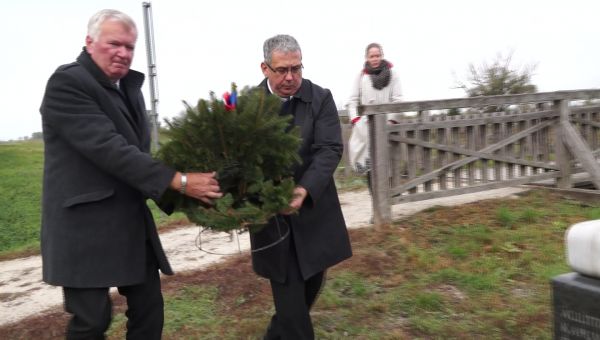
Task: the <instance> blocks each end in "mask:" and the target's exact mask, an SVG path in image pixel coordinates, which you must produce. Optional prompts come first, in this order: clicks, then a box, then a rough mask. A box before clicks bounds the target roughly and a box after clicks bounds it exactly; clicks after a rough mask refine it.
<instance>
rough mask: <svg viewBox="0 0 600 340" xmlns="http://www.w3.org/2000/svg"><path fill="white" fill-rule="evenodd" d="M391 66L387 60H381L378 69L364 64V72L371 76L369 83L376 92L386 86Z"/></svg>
mask: <svg viewBox="0 0 600 340" xmlns="http://www.w3.org/2000/svg"><path fill="white" fill-rule="evenodd" d="M391 68H392V64H390V63H389V62H388V61H387V60H385V59H384V60H382V61H381V63H380V64H379V66H378V67H376V68H372V67H371V66H370V65H369V63H367V62H365V69H364V72H365V73H366V74H368V75H370V76H371V81H372V82H373V87H374V88H376V89H377V90H381V89H382V88H384V87H386V86H388V84H389V83H390V78H391V71H390V69H391Z"/></svg>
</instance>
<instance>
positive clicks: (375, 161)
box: [339, 90, 600, 226]
mask: <svg viewBox="0 0 600 340" xmlns="http://www.w3.org/2000/svg"><path fill="white" fill-rule="evenodd" d="M597 98H600V90H576V91H558V92H545V93H533V94H519V95H506V96H489V97H475V98H457V99H443V100H430V101H414V102H402V103H395V104H384V105H364V106H359V107H358V112H359V114H361V115H366V116H368V119H369V123H368V124H369V132H370V154H371V164H372V171H371V176H372V178H371V180H372V183H373V211H374V220H375V225H377V226H380V225H383V224H388V223H390V222H391V206H392V205H393V204H398V203H404V202H411V201H417V200H423V199H429V198H436V197H444V196H450V195H456V194H463V193H470V192H476V191H482V190H489V189H495V188H502V187H508V186H514V185H519V184H526V183H532V182H537V181H540V180H546V179H553V180H555V181H556V184H557V186H558V187H559V188H569V187H571V186H572V182H571V175H572V174H575V173H577V172H587V173H588V174H589V175H590V178H591V181H592V183H593V184H594V185H595V186H596V188H600V165H599V164H598V162H597V159H596V158H597V157H598V155H599V154H600V150H598V148H599V146H600V106H599V105H589V103H588V105H582V103H581V102H582V101H591V100H592V99H597ZM573 101H579V102H573ZM453 108H460V109H463V111H464V112H466V113H465V114H461V115H459V116H448V115H446V114H444V113H443V112H445V111H447V110H448V109H453ZM489 108H501V110H498V111H499V112H492V113H483V112H484V111H486V110H488V109H489ZM432 110H441V111H442V113H441V114H436V115H429V114H428V112H430V111H432ZM409 112H412V113H415V115H414V116H412V117H409V116H408V114H407V116H406V117H405V118H403V119H401V120H400V121H399V123H398V124H395V125H390V124H388V123H387V121H386V118H385V117H386V116H385V113H409ZM339 114H340V116H341V117H342V118H341V119H343V116H344V115H345V111H340V112H339ZM343 126H344V136H345V137H346V138H347V137H348V136H349V135H350V129H351V128H350V127H349V125H348V124H343ZM346 140H347V139H346ZM346 160H347V158H346ZM346 164H347V161H346ZM346 168H347V169H349V166H346ZM347 171H349V170H347Z"/></svg>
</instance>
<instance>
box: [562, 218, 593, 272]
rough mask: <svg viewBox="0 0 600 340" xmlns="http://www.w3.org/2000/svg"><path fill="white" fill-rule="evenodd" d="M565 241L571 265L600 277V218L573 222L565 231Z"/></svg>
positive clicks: (575, 268) (580, 270)
mask: <svg viewBox="0 0 600 340" xmlns="http://www.w3.org/2000/svg"><path fill="white" fill-rule="evenodd" d="M565 243H566V247H567V262H568V264H569V266H571V268H572V269H573V270H574V271H576V272H578V273H581V274H585V275H589V276H593V277H597V278H600V220H593V221H585V222H580V223H576V224H573V225H572V226H571V227H569V229H567V231H566V233H565Z"/></svg>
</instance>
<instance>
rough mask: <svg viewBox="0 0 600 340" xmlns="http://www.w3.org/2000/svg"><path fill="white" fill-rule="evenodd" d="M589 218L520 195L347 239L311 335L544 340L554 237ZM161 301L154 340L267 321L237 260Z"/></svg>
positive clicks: (187, 276) (179, 279)
mask: <svg viewBox="0 0 600 340" xmlns="http://www.w3.org/2000/svg"><path fill="white" fill-rule="evenodd" d="M597 212H598V207H594V206H589V205H584V204H580V203H579V202H577V201H573V200H567V199H564V198H562V197H561V196H559V195H558V194H555V193H549V192H546V191H530V192H527V193H526V194H523V195H522V196H521V197H519V198H517V199H514V198H508V199H497V200H485V201H480V202H476V203H471V204H467V205H462V206H457V207H436V208H435V209H428V210H426V211H422V212H421V213H418V214H415V215H413V216H411V217H409V218H407V219H403V220H399V221H395V222H394V224H393V225H392V226H390V227H386V228H382V229H381V230H375V229H372V228H364V229H356V230H351V231H350V233H351V240H352V246H353V252H354V256H353V257H352V258H350V259H349V260H347V261H344V262H342V263H341V264H339V265H337V266H335V267H334V268H332V269H331V270H329V272H328V281H327V284H326V286H325V288H324V290H323V292H322V294H321V296H320V298H319V300H318V301H317V303H316V305H315V306H314V308H313V310H312V318H313V323H314V325H315V332H316V336H317V338H319V339H341V338H350V339H552V309H551V296H552V292H551V288H550V280H551V279H552V278H553V277H555V276H557V275H559V274H562V273H565V272H569V271H570V270H569V268H568V266H567V264H566V261H565V253H564V233H565V231H566V229H567V228H568V227H569V226H570V225H572V224H574V223H578V222H581V221H585V220H587V219H588V217H589V216H595V214H597ZM506 216H510V218H508V220H509V221H510V224H509V225H508V226H507V223H506V221H507V218H506ZM163 292H164V296H165V315H166V318H165V330H164V339H260V338H261V336H262V334H263V332H264V330H265V327H266V325H267V324H268V322H269V318H270V316H271V314H272V313H273V306H272V301H271V295H270V287H269V285H268V281H266V280H264V279H261V278H258V277H257V276H256V275H255V274H254V273H253V272H252V268H251V263H250V257H249V255H247V254H246V255H241V256H232V257H230V258H229V259H227V261H225V262H222V263H219V264H216V265H215V266H211V267H209V268H208V269H206V270H203V271H197V272H189V273H180V274H177V275H175V276H173V277H165V278H164V280H163ZM119 299H120V300H119ZM123 310H124V301H123V298H120V297H116V302H115V321H114V322H113V325H112V328H111V331H110V333H109V339H122V338H124V324H125V317H124V316H123ZM56 315H58V316H60V317H61V318H62V319H60V320H62V321H60V322H57V321H56V320H57V316H56ZM65 322H66V315H64V312H62V311H57V312H56V313H55V316H54V317H53V316H52V315H44V316H39V317H37V318H33V319H30V320H27V321H24V322H20V323H19V324H18V325H17V326H13V327H15V328H13V330H12V331H10V330H8V329H2V328H0V334H3V335H6V338H40V337H39V336H38V335H39V334H58V335H57V336H55V337H43V336H42V337H41V338H44V339H48V338H60V337H61V334H62V333H61V332H62V331H63V330H64V325H65ZM36 329H37V330H38V331H37V333H36V331H35V330H36Z"/></svg>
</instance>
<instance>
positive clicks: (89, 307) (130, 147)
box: [40, 10, 221, 339]
mask: <svg viewBox="0 0 600 340" xmlns="http://www.w3.org/2000/svg"><path fill="white" fill-rule="evenodd" d="M136 39H137V29H136V26H135V23H134V22H133V20H132V19H131V18H130V17H129V16H127V15H126V14H124V13H121V12H119V11H115V10H102V11H100V12H98V13H96V14H95V15H94V16H92V18H91V19H90V22H89V25H88V35H87V36H86V46H85V48H84V50H83V52H81V54H80V55H79V57H78V58H77V61H76V62H74V63H71V64H68V65H63V66H60V67H59V68H58V69H57V70H56V71H55V72H54V74H52V76H51V77H50V79H49V80H48V84H47V87H46V92H45V94H44V99H43V102H42V105H41V108H40V112H41V114H42V126H43V133H44V145H45V155H44V186H43V198H42V229H41V247H42V262H43V279H44V281H45V282H47V283H49V284H51V285H57V286H62V287H63V292H64V299H65V309H66V311H67V312H69V313H71V314H72V317H71V319H70V321H69V324H68V326H67V338H68V339H102V338H104V332H105V331H106V329H107V328H108V326H109V324H110V321H111V314H112V311H111V300H110V297H109V287H118V290H119V293H120V294H121V295H124V296H125V297H126V298H127V304H128V310H127V313H126V315H127V318H128V321H127V338H128V339H160V337H161V334H162V326H163V299H162V294H161V288H160V277H159V273H158V269H160V270H161V271H162V272H163V273H164V274H167V275H172V274H173V271H172V270H171V267H170V265H169V262H168V261H167V258H166V255H165V253H164V251H163V249H162V246H161V243H160V239H159V237H158V233H157V231H156V227H155V224H154V221H153V218H152V215H151V213H150V210H149V209H148V207H147V205H146V199H147V198H151V199H153V200H155V201H158V200H159V199H160V197H161V196H162V194H163V193H164V192H165V191H166V190H168V189H173V190H179V191H180V192H182V193H184V194H185V195H188V196H190V197H194V198H196V199H200V200H202V201H204V202H207V203H208V202H210V200H211V199H212V198H218V197H220V196H221V194H220V193H219V187H218V183H217V181H216V180H215V179H214V174H212V173H193V174H192V173H190V174H183V173H180V172H177V171H175V170H174V169H171V168H169V167H167V166H165V165H163V164H161V163H160V162H158V161H156V160H154V159H152V157H151V156H150V154H149V151H150V132H149V125H148V121H147V119H146V115H145V112H146V110H145V105H144V99H143V97H142V92H141V86H142V83H143V80H144V76H143V74H141V73H139V72H136V71H133V70H130V69H129V67H130V65H131V61H132V58H133V51H134V48H135V43H136Z"/></svg>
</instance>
